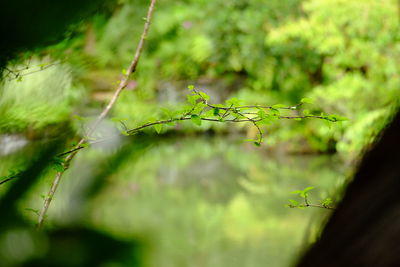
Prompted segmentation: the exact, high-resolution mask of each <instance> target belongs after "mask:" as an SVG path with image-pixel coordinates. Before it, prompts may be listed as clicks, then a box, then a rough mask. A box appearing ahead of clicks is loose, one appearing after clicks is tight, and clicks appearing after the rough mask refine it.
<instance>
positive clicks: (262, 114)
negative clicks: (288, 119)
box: [257, 108, 267, 119]
mask: <svg viewBox="0 0 400 267" xmlns="http://www.w3.org/2000/svg"><path fill="white" fill-rule="evenodd" d="M257 115H258V117H259V118H260V119H264V118H266V117H267V113H266V112H265V110H263V109H261V108H260V109H259V110H258V112H257Z"/></svg>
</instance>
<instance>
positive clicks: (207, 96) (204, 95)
mask: <svg viewBox="0 0 400 267" xmlns="http://www.w3.org/2000/svg"><path fill="white" fill-rule="evenodd" d="M199 94H200V96H201V97H202V98H204V99H205V100H207V101H208V100H210V96H209V95H207V94H206V93H204V92H199Z"/></svg>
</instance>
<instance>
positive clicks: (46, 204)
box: [37, 0, 156, 229]
mask: <svg viewBox="0 0 400 267" xmlns="http://www.w3.org/2000/svg"><path fill="white" fill-rule="evenodd" d="M155 3H156V0H151V2H150V5H149V8H148V11H147V16H146V22H145V24H144V28H143V32H142V35H141V37H140V40H139V43H138V46H137V48H136V52H135V56H134V58H133V60H132V62H131V64H130V65H129V68H128V69H127V71H126V73H125V76H124V78H123V79H122V80H121V82H120V83H119V86H118V87H117V89H116V90H115V91H114V94H113V96H112V98H111V100H110V102H109V103H108V104H107V106H106V107H105V108H104V109H103V111H102V112H101V113H100V115H99V116H98V117H97V119H96V120H95V122H94V123H93V125H92V127H91V128H90V130H89V132H88V133H87V136H90V135H92V134H93V132H94V131H95V130H96V128H97V127H98V125H99V124H100V122H101V121H102V120H103V119H104V118H105V117H106V116H107V114H108V113H109V112H110V110H111V109H112V107H113V106H114V104H115V103H116V101H117V99H118V97H119V95H120V94H121V92H122V90H124V89H125V88H126V86H127V84H128V81H129V76H130V75H131V74H132V73H134V72H135V71H136V67H137V65H138V63H139V59H140V56H141V54H142V51H143V47H144V43H145V40H146V37H147V34H148V31H149V28H150V24H151V19H152V16H153V11H154V6H155ZM86 141H87V140H86V138H85V137H84V138H82V139H81V140H80V141H79V142H78V144H77V145H76V146H75V148H74V150H73V152H71V153H70V154H68V156H67V157H66V158H65V160H64V163H63V167H64V170H63V171H62V172H57V174H56V176H55V177H54V179H53V183H52V185H51V188H50V191H49V192H48V194H47V195H46V198H45V200H44V203H43V207H42V210H41V211H40V213H39V218H38V224H37V228H38V229H40V228H41V227H42V225H43V223H44V219H45V217H46V214H47V211H48V209H49V206H50V203H51V201H52V199H53V198H54V194H55V193H56V191H57V188H58V185H59V184H60V180H61V177H62V175H63V173H64V172H65V171H66V170H67V169H68V168H69V166H70V163H71V160H72V159H73V158H74V157H75V155H76V154H77V153H78V152H79V150H80V148H81V147H82V144H84V143H85V142H86Z"/></svg>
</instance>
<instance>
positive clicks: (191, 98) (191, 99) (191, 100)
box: [186, 95, 200, 105]
mask: <svg viewBox="0 0 400 267" xmlns="http://www.w3.org/2000/svg"><path fill="white" fill-rule="evenodd" d="M186 98H187V101H188V102H189V103H190V104H192V105H196V103H197V99H199V98H200V96H199V95H187V96H186Z"/></svg>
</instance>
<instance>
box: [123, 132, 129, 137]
mask: <svg viewBox="0 0 400 267" xmlns="http://www.w3.org/2000/svg"><path fill="white" fill-rule="evenodd" d="M121 134H123V135H125V136H129V133H128V132H127V131H121Z"/></svg>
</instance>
